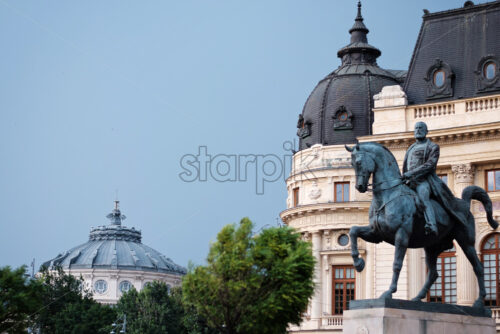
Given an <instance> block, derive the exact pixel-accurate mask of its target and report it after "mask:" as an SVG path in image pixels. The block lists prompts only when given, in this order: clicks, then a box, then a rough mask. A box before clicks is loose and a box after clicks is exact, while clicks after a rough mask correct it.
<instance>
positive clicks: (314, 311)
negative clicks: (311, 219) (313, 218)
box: [311, 231, 322, 324]
mask: <svg viewBox="0 0 500 334" xmlns="http://www.w3.org/2000/svg"><path fill="white" fill-rule="evenodd" d="M320 250H321V234H320V232H319V231H315V232H312V253H313V256H314V259H315V261H316V264H315V265H314V286H315V288H314V295H313V298H312V301H311V320H313V321H314V320H317V321H318V324H319V320H320V319H321V309H322V307H321V305H322V303H321V290H322V286H321V276H322V275H321V269H320V268H321V257H320Z"/></svg>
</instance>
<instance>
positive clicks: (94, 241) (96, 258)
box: [43, 201, 186, 275]
mask: <svg viewBox="0 0 500 334" xmlns="http://www.w3.org/2000/svg"><path fill="white" fill-rule="evenodd" d="M118 205H119V201H115V208H114V209H113V211H112V212H111V213H110V214H108V215H107V216H106V217H107V218H108V219H109V220H110V224H109V225H106V226H99V227H96V228H92V229H91V231H90V235H89V240H88V241H87V242H86V243H84V244H81V245H79V246H76V247H73V248H71V249H70V250H68V251H66V252H64V253H62V254H59V255H58V256H56V257H55V258H54V259H52V260H50V261H47V262H45V263H44V264H43V266H46V267H49V268H54V267H56V266H61V267H62V268H63V269H65V270H68V269H71V270H75V269H120V270H133V271H151V272H160V273H170V274H179V275H184V274H185V273H186V269H185V268H183V267H181V266H179V265H177V264H175V263H174V262H173V261H172V260H171V259H170V258H167V257H166V256H164V255H163V254H161V253H160V252H158V251H156V250H154V249H152V248H151V247H148V246H146V245H144V244H143V243H142V242H141V238H142V236H141V231H139V230H136V229H135V228H133V227H132V228H128V227H126V226H123V225H122V221H123V220H124V219H125V218H126V217H125V215H123V214H122V213H121V211H120V209H119V206H118Z"/></svg>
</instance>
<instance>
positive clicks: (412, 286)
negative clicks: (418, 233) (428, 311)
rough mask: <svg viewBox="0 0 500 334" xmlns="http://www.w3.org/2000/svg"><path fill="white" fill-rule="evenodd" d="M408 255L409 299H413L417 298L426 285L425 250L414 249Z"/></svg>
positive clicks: (409, 250)
mask: <svg viewBox="0 0 500 334" xmlns="http://www.w3.org/2000/svg"><path fill="white" fill-rule="evenodd" d="M406 254H407V257H408V295H409V296H408V297H409V298H410V299H411V298H413V297H415V296H417V294H418V293H419V292H420V289H422V287H423V286H424V283H425V276H426V268H425V261H424V259H423V258H424V250H423V249H422V248H412V249H408V251H407V253H406Z"/></svg>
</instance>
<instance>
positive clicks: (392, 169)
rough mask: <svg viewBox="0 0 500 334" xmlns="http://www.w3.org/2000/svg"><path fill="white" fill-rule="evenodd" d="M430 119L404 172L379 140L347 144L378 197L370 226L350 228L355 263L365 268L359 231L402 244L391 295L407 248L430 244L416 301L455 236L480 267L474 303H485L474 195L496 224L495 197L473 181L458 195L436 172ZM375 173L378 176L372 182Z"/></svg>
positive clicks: (419, 128) (363, 187) (360, 175)
mask: <svg viewBox="0 0 500 334" xmlns="http://www.w3.org/2000/svg"><path fill="white" fill-rule="evenodd" d="M427 132H428V131H427V125H426V124H425V123H423V122H418V123H416V124H415V132H414V133H415V139H416V142H415V143H414V144H413V145H411V146H410V148H409V149H408V151H407V153H406V156H405V159H404V165H403V175H401V173H400V170H399V167H398V163H397V162H396V159H395V158H394V156H393V155H392V153H391V152H390V151H389V150H388V149H387V148H386V147H384V146H382V145H380V144H377V143H361V144H356V145H355V146H353V147H348V146H347V145H346V149H347V150H348V151H349V152H351V158H352V166H353V167H354V170H355V173H356V189H357V190H358V191H359V192H362V193H364V192H366V191H367V190H368V187H369V186H371V187H372V189H371V190H372V191H373V200H372V203H371V206H370V212H369V225H368V226H353V227H351V230H350V232H349V235H350V237H351V243H352V254H351V255H352V258H353V260H354V267H355V268H356V270H357V271H358V272H360V271H362V270H363V268H364V266H365V262H364V260H363V259H362V258H360V257H359V251H358V244H357V239H358V237H359V238H361V239H363V240H365V241H367V242H372V243H380V242H382V241H385V242H388V243H390V244H392V245H394V246H395V247H396V251H395V254H394V262H393V275H392V281H391V285H390V287H389V290H387V291H385V292H384V293H383V294H382V296H381V297H380V298H383V299H390V298H392V294H393V293H394V292H396V290H397V284H398V279H399V273H400V272H401V267H402V266H403V259H404V257H405V253H406V250H407V248H422V247H423V248H424V250H425V261H426V264H427V268H428V274H427V279H426V282H425V284H424V286H423V287H422V289H421V290H420V292H419V293H418V295H417V296H416V297H415V298H413V299H412V300H413V301H420V300H421V299H423V298H425V296H426V295H427V292H428V291H429V288H430V287H431V286H432V284H433V283H434V282H435V281H436V279H437V278H438V272H437V270H436V262H437V257H438V256H439V254H440V253H441V252H443V251H444V250H447V249H450V248H452V247H453V240H456V241H457V243H458V245H460V247H461V248H462V250H463V251H464V253H465V255H466V257H467V259H468V260H469V262H470V263H471V264H472V267H473V268H474V273H475V274H476V277H477V281H478V285H479V297H478V299H477V300H476V301H475V302H474V305H473V307H477V308H483V309H484V298H485V296H486V289H485V286H484V271H483V265H482V263H481V261H480V260H479V258H478V256H477V254H476V250H475V248H474V243H475V238H476V232H475V223H474V216H473V215H472V213H471V212H470V205H471V200H472V199H475V200H478V201H480V202H481V203H482V205H483V206H484V209H485V211H486V215H487V220H488V223H489V225H490V226H491V227H492V228H493V229H496V228H497V227H498V223H497V221H495V219H494V218H493V214H492V204H491V200H490V198H489V196H488V194H487V193H486V191H485V190H483V189H482V188H480V187H477V186H468V187H467V188H465V189H464V190H463V192H462V198H461V199H459V198H456V197H455V196H454V195H453V193H452V192H451V190H450V189H449V188H448V186H447V185H446V184H445V183H444V182H443V181H442V180H441V179H440V178H439V177H438V176H437V175H436V165H437V162H438V159H439V146H438V145H437V144H436V143H433V142H432V141H430V140H429V139H428V138H426V136H427ZM370 176H372V177H373V179H372V184H369V183H368V182H369V179H370Z"/></svg>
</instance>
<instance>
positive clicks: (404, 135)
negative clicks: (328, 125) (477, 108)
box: [358, 122, 500, 149]
mask: <svg viewBox="0 0 500 334" xmlns="http://www.w3.org/2000/svg"><path fill="white" fill-rule="evenodd" d="M427 138H429V139H430V140H432V141H433V142H435V143H436V144H438V145H456V144H462V143H471V142H477V141H487V140H494V139H500V122H492V123H485V124H477V125H467V126H457V127H453V128H446V129H439V130H432V131H429V134H428V135H427ZM358 140H359V142H360V143H365V142H376V143H379V144H382V145H384V146H386V147H387V148H389V149H391V148H407V147H408V146H410V145H411V144H412V143H413V142H415V138H414V135H413V131H406V132H397V133H386V134H380V135H371V136H363V137H358Z"/></svg>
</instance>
